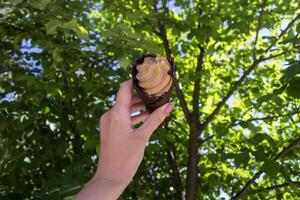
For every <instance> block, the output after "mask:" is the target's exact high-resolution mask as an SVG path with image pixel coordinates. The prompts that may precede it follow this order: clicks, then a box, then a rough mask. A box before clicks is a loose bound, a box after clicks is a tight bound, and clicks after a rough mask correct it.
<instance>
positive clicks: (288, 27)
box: [265, 13, 300, 53]
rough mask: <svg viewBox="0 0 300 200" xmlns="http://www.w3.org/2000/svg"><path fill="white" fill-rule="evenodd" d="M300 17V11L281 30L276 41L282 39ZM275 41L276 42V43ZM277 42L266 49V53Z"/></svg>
mask: <svg viewBox="0 0 300 200" xmlns="http://www.w3.org/2000/svg"><path fill="white" fill-rule="evenodd" d="M299 18H300V13H299V14H298V15H297V16H296V17H295V18H294V19H293V20H291V21H290V23H289V24H288V25H287V26H286V27H285V29H283V30H282V31H281V33H280V34H279V36H278V37H277V40H276V43H277V42H278V41H279V40H280V38H281V37H282V36H283V35H284V34H285V33H286V32H287V31H288V30H289V29H290V28H291V27H292V26H293V24H294V23H295V22H296V21H297V20H298V19H299ZM276 43H275V44H276ZM275 44H271V45H270V46H269V47H268V48H267V49H266V50H265V53H267V52H268V51H269V50H270V49H271V48H272V47H273V46H274V45H275Z"/></svg>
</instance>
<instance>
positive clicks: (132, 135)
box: [74, 80, 173, 200]
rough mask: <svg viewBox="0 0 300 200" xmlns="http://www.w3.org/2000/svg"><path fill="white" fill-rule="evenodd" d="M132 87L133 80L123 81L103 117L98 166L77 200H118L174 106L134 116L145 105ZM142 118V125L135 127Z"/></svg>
mask: <svg viewBox="0 0 300 200" xmlns="http://www.w3.org/2000/svg"><path fill="white" fill-rule="evenodd" d="M132 90H133V85H132V81H131V80H128V81H125V82H123V83H122V84H121V86H120V89H119V91H118V94H117V98H116V104H115V105H114V106H113V108H112V109H110V110H109V111H108V112H106V113H105V114H104V115H102V116H101V118H100V130H101V131H100V156H99V162H98V168H97V171H96V173H95V175H94V176H93V178H92V179H91V180H90V181H89V182H88V183H87V184H86V185H85V186H84V187H83V189H82V190H81V191H80V192H79V194H78V195H77V196H76V197H75V198H74V200H86V199H88V200H116V199H117V198H118V197H119V196H120V195H121V194H122V192H123V190H124V189H125V188H126V187H127V185H128V184H129V183H130V182H131V180H132V178H133V176H134V174H135V173H136V171H137V169H138V167H139V165H140V163H141V161H142V159H143V156H144V150H145V147H146V144H147V142H148V141H149V138H150V137H151V135H152V134H153V132H154V131H155V129H156V128H158V126H159V125H160V124H161V123H162V122H163V121H164V119H165V118H166V117H167V116H168V115H169V113H170V112H171V111H172V109H173V106H172V104H170V103H167V104H165V105H163V106H161V107H159V108H157V109H156V110H155V111H154V112H152V113H151V114H150V113H148V112H143V113H142V114H140V115H137V116H134V117H131V114H132V113H133V112H136V111H139V110H141V109H142V108H143V107H144V106H145V105H144V103H143V102H142V100H141V99H140V98H139V97H138V96H137V95H135V94H133V93H132ZM142 121H144V123H143V124H142V125H141V126H140V127H139V128H134V126H135V125H136V124H138V123H140V122H142Z"/></svg>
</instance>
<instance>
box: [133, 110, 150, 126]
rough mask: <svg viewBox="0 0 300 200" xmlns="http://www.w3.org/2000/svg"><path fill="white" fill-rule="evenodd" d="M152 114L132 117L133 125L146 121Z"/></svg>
mask: <svg viewBox="0 0 300 200" xmlns="http://www.w3.org/2000/svg"><path fill="white" fill-rule="evenodd" d="M149 115H150V113H149V112H143V113H142V114H140V115H136V116H133V117H131V124H132V126H135V125H137V124H138V123H140V122H142V121H145V120H146V119H147V118H148V117H149Z"/></svg>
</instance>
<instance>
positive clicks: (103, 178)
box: [93, 173, 132, 189]
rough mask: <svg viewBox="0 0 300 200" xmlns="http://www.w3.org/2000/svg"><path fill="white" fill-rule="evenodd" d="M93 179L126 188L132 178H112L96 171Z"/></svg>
mask: <svg viewBox="0 0 300 200" xmlns="http://www.w3.org/2000/svg"><path fill="white" fill-rule="evenodd" d="M93 179H95V180H97V181H99V182H103V183H107V184H109V185H111V186H113V187H119V188H124V189H125V188H126V187H127V186H128V185H129V183H130V182H131V181H132V179H130V180H129V179H128V180H126V179H113V178H110V177H107V176H103V175H101V174H98V173H96V174H95V175H94V176H93Z"/></svg>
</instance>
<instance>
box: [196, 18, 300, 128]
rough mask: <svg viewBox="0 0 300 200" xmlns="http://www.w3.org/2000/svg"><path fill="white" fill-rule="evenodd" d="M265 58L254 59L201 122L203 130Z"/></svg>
mask: <svg viewBox="0 0 300 200" xmlns="http://www.w3.org/2000/svg"><path fill="white" fill-rule="evenodd" d="M298 18H300V14H298V15H297V16H296V17H295V18H294V19H293V20H291V22H290V23H289V24H288V25H287V27H286V28H285V29H284V30H283V31H282V32H281V33H280V34H279V36H278V40H279V39H280V38H281V37H282V36H283V35H284V34H285V33H286V32H287V31H288V30H289V28H290V27H291V26H292V25H293V24H294V23H295V22H296V21H297V19H298ZM272 47H273V45H270V46H269V47H268V48H267V49H266V50H265V53H266V52H268V51H269V50H270V49H271V48H272ZM271 58H272V56H271V57H269V58H267V59H271ZM264 60H266V59H264V58H263V57H262V56H261V57H260V58H258V59H257V60H254V62H253V63H252V65H251V66H250V67H249V68H248V69H247V70H246V71H245V72H244V74H243V75H242V76H241V78H240V79H239V80H238V81H236V82H235V83H234V84H233V86H232V87H231V89H230V90H229V92H228V93H227V94H226V95H225V96H224V97H223V99H222V100H221V101H220V102H219V103H218V105H217V107H216V108H215V109H214V110H213V112H212V113H211V114H210V115H209V116H208V117H207V118H206V120H205V121H204V122H203V123H202V124H200V130H201V131H203V130H204V129H205V128H206V127H207V125H208V124H209V123H210V122H211V121H212V120H213V118H214V117H215V116H216V115H217V114H218V113H219V111H220V110H221V108H222V107H223V106H224V105H225V103H226V102H227V100H228V99H229V98H230V97H231V95H232V94H233V93H234V92H235V91H236V90H237V89H238V87H239V85H240V84H241V83H242V82H243V81H244V80H245V79H246V77H247V76H248V75H249V74H250V73H251V72H252V71H253V70H255V69H256V67H257V66H258V65H259V63H261V62H262V61H264Z"/></svg>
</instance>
